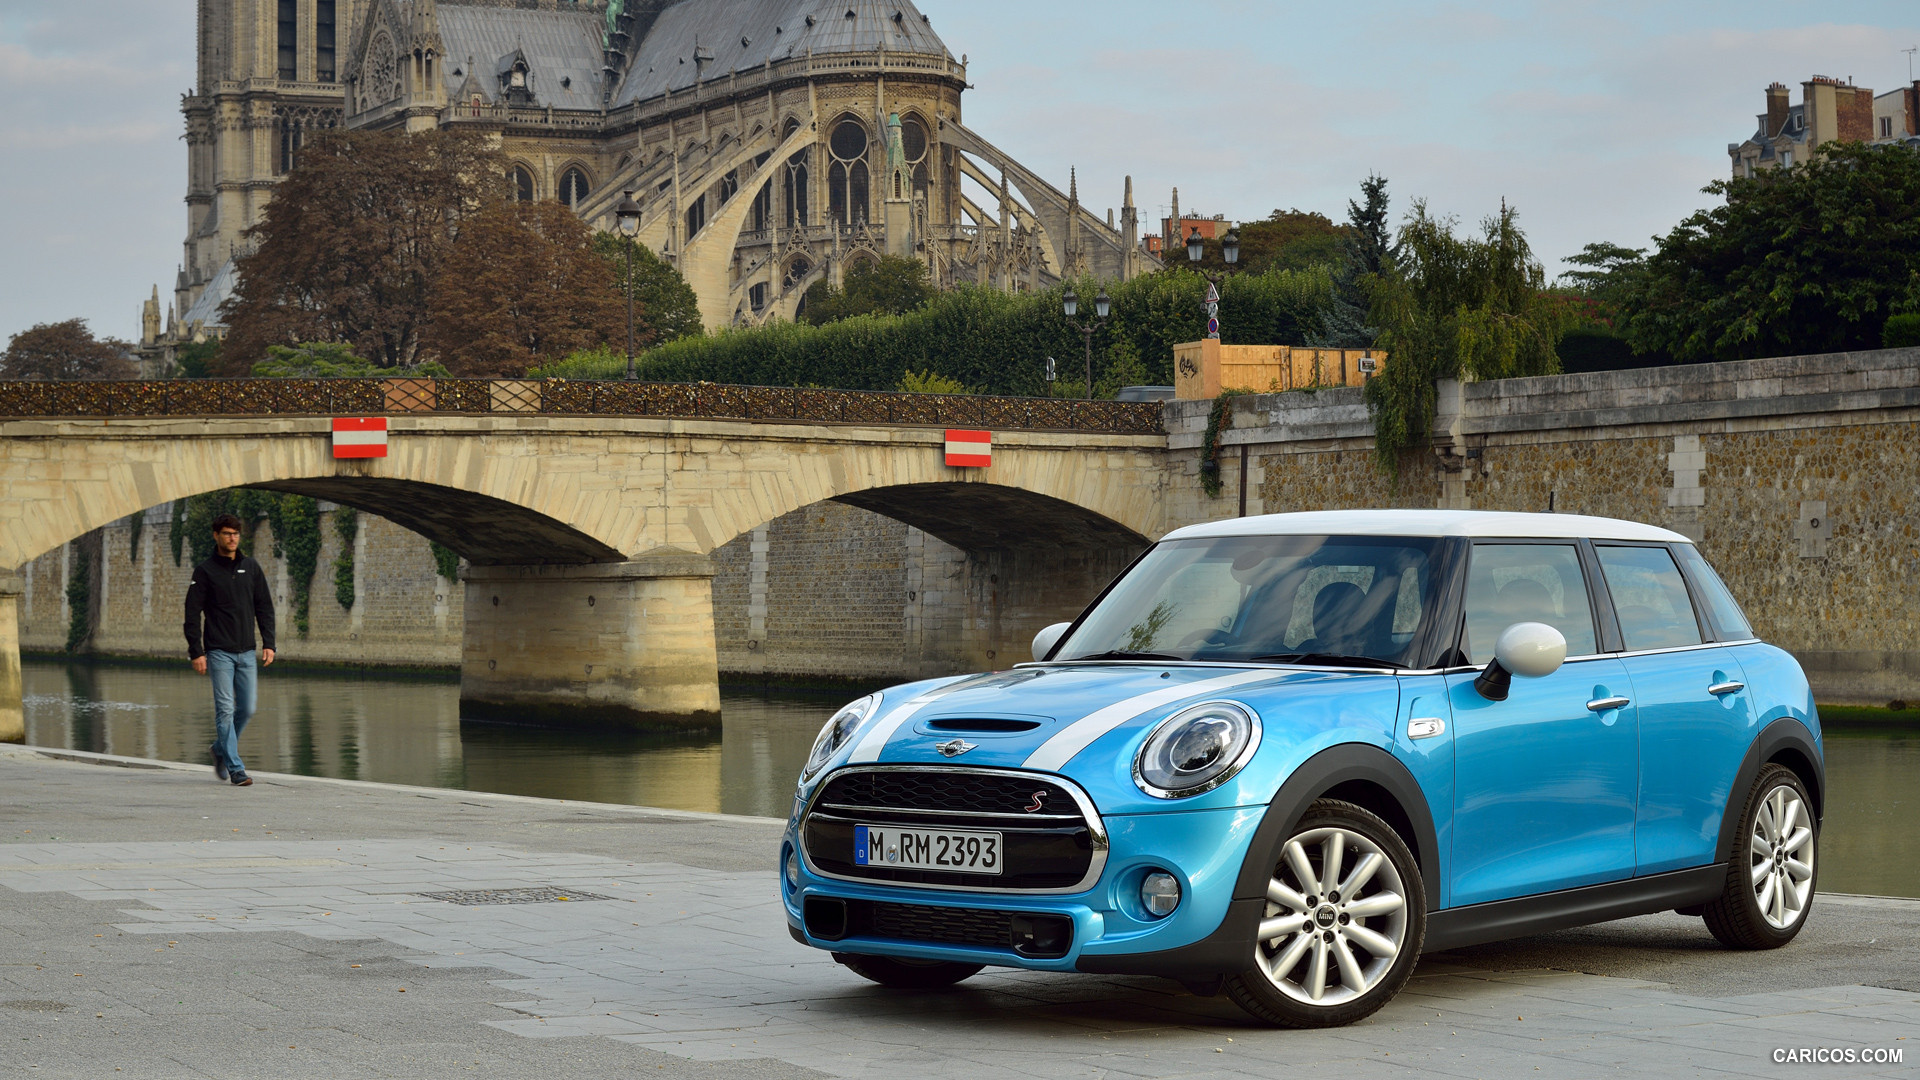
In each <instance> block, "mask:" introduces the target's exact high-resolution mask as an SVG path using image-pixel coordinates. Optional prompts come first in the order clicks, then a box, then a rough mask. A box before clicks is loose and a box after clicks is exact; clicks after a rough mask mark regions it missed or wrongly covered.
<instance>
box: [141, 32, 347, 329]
mask: <svg viewBox="0 0 1920 1080" xmlns="http://www.w3.org/2000/svg"><path fill="white" fill-rule="evenodd" d="M366 3H367V0H199V3H198V5H197V7H198V12H197V15H198V22H199V28H198V29H199V33H198V40H199V49H198V67H199V78H198V80H197V81H196V83H195V85H194V89H193V91H192V92H190V93H188V94H187V95H186V96H185V97H183V98H182V99H181V102H180V110H181V112H182V113H184V114H185V115H186V129H187V130H186V139H187V238H186V243H185V245H184V251H183V253H182V259H181V265H180V272H179V276H178V278H177V280H176V282H175V285H174V309H173V310H174V312H175V313H176V314H178V315H179V316H180V317H181V319H182V321H183V322H194V321H199V322H206V321H211V320H210V318H208V316H210V315H211V314H212V312H211V311H210V310H208V309H210V308H214V307H217V306H218V302H219V301H220V300H222V299H224V296H223V295H218V294H219V293H220V292H222V291H223V289H216V295H215V296H213V297H209V298H208V301H207V303H206V304H200V300H201V298H202V296H203V294H205V293H206V292H207V290H208V286H209V285H213V284H214V283H215V279H216V278H219V277H221V276H222V275H221V270H222V269H223V268H224V267H225V266H226V264H227V262H228V260H230V259H231V258H232V257H233V256H234V255H235V254H236V252H239V251H240V249H241V247H242V245H243V244H244V241H243V240H242V238H241V234H242V233H244V232H246V230H247V229H249V228H252V227H253V226H254V225H256V224H258V223H259V220H260V214H261V211H262V210H264V209H265V207H266V205H267V200H268V199H269V198H270V197H271V194H272V191H273V185H274V184H275V183H276V182H277V180H278V179H279V177H280V176H282V175H284V174H285V173H286V172H287V170H288V169H290V168H292V165H293V160H294V158H295V157H296V156H297V155H298V154H299V152H300V144H301V143H302V141H304V139H305V138H306V137H307V133H308V132H311V131H315V130H319V129H323V128H331V127H337V126H339V125H340V122H341V119H342V114H343V109H342V106H343V105H344V100H343V97H342V94H341V87H340V83H339V76H340V73H341V70H342V68H343V66H344V64H345V62H346V52H347V43H348V41H349V40H350V37H351V34H352V30H353V26H354V23H355V21H356V20H357V18H358V17H359V16H360V14H361V12H362V11H363V10H364V8H365V6H366ZM226 279H227V281H228V282H230V281H231V274H228V275H226Z"/></svg>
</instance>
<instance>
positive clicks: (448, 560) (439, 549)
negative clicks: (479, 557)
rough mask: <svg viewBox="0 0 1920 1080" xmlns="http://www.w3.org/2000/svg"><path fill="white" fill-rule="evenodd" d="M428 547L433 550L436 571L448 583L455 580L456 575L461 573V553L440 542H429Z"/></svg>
mask: <svg viewBox="0 0 1920 1080" xmlns="http://www.w3.org/2000/svg"><path fill="white" fill-rule="evenodd" d="M427 546H428V547H430V548H432V549H433V568H434V570H435V571H436V572H438V573H439V575H440V576H441V577H443V578H446V579H447V580H448V581H452V580H454V575H456V574H458V573H460V553H459V552H457V551H455V550H453V549H452V548H450V547H448V546H447V545H445V544H442V543H441V542H439V541H438V540H429V541H427Z"/></svg>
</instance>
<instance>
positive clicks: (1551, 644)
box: [1473, 622, 1567, 701]
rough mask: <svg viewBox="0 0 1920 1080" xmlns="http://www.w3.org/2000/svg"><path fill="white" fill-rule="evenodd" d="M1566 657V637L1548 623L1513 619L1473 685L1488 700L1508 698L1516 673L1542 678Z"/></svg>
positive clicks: (1525, 676) (1555, 669) (1524, 676)
mask: <svg viewBox="0 0 1920 1080" xmlns="http://www.w3.org/2000/svg"><path fill="white" fill-rule="evenodd" d="M1566 659H1567V639H1566V637H1565V635H1563V634H1561V633H1560V631H1558V630H1555V629H1554V628H1553V627H1551V626H1548V625H1547V624H1546V623H1537V622H1522V623H1514V624H1513V625H1512V626H1509V627H1507V628H1506V629H1505V630H1502V631H1501V632H1500V637H1499V640H1497V641H1495V642H1494V643H1493V660H1492V661H1491V662H1489V663H1488V664H1487V667H1486V670H1485V671H1482V672H1481V673H1480V675H1479V677H1478V678H1476V679H1474V680H1473V688H1474V689H1475V690H1478V691H1479V692H1480V696H1481V697H1483V698H1486V699H1487V700H1488V701H1505V700H1507V690H1508V688H1509V687H1510V686H1511V685H1512V682H1513V678H1512V677H1513V676H1515V675H1518V676H1520V677H1522V678H1526V679H1541V678H1545V677H1546V676H1548V675H1551V674H1553V673H1554V672H1556V671H1559V670H1560V665H1561V664H1563V663H1565V662H1566Z"/></svg>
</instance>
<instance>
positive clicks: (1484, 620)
mask: <svg viewBox="0 0 1920 1080" xmlns="http://www.w3.org/2000/svg"><path fill="white" fill-rule="evenodd" d="M1520 622H1537V623H1546V624H1547V625H1548V626H1551V627H1553V628H1554V629H1555V630H1558V631H1560V633H1561V634H1563V635H1565V637H1566V639H1567V655H1568V656H1590V655H1592V654H1593V653H1596V652H1599V651H1600V648H1599V645H1598V644H1597V642H1596V639H1595V637H1594V633H1593V609H1592V608H1591V607H1590V606H1589V605H1588V604H1587V579H1586V576H1585V575H1584V574H1582V573H1581V572H1580V552H1579V549H1578V548H1576V547H1574V546H1573V545H1572V544H1475V545H1474V547H1473V568H1472V569H1471V570H1470V571H1468V574H1467V635H1466V640H1465V641H1464V642H1462V643H1461V646H1462V647H1463V648H1464V649H1466V651H1467V655H1468V656H1469V657H1471V658H1472V660H1473V662H1474V663H1475V664H1484V663H1486V662H1487V661H1489V660H1492V659H1493V643H1494V642H1495V641H1497V640H1498V639H1499V637H1500V632H1501V631H1503V630H1505V629H1506V628H1507V627H1509V626H1512V625H1513V624H1514V623H1520Z"/></svg>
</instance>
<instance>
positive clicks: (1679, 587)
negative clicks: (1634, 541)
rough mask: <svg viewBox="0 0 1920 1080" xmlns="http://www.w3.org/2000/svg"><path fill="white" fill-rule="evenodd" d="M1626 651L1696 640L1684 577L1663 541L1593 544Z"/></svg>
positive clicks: (1696, 626) (1671, 646) (1670, 646)
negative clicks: (1657, 543)
mask: <svg viewBox="0 0 1920 1080" xmlns="http://www.w3.org/2000/svg"><path fill="white" fill-rule="evenodd" d="M1594 550H1595V552H1596V553H1597V554H1598V555H1599V556H1600V571H1601V573H1603V574H1605V575H1606V577H1607V591H1608V592H1610V593H1612V594H1613V610H1614V613H1615V614H1616V615H1618V616H1619V618H1620V636H1621V637H1622V638H1623V639H1624V640H1625V642H1626V646H1627V651H1628V652H1639V651H1642V650H1645V649H1677V648H1680V647H1681V646H1685V645H1698V644H1700V621H1699V620H1698V619H1696V618H1695V617H1694V614H1693V601H1692V600H1690V599H1688V597H1687V583H1686V579H1684V578H1682V577H1681V576H1680V568H1679V567H1678V566H1675V565H1674V562H1673V556H1672V555H1669V554H1667V549H1666V548H1663V547H1605V546H1600V545H1595V548H1594Z"/></svg>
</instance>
